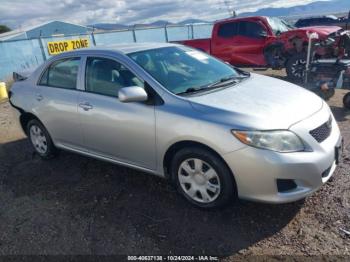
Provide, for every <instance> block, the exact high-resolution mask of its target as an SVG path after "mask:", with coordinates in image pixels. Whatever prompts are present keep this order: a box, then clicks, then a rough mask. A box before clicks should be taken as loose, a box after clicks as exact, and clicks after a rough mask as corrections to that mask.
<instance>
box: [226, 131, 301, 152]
mask: <svg viewBox="0 0 350 262" xmlns="http://www.w3.org/2000/svg"><path fill="white" fill-rule="evenodd" d="M232 134H233V135H234V136H235V137H236V138H237V139H238V140H239V141H241V142H242V143H244V144H246V145H249V146H253V147H258V148H262V149H268V150H272V151H277V152H282V153H287V152H298V151H304V150H305V146H304V144H303V142H302V141H301V140H300V138H299V137H298V136H297V135H296V134H294V133H293V132H291V131H288V130H276V131H237V130H232Z"/></svg>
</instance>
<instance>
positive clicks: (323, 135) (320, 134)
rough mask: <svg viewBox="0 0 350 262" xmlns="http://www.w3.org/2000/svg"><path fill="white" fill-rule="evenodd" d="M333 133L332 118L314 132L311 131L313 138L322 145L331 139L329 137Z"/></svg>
mask: <svg viewBox="0 0 350 262" xmlns="http://www.w3.org/2000/svg"><path fill="white" fill-rule="evenodd" d="M331 131H332V118H331V117H330V118H329V120H328V121H327V122H326V123H324V124H323V125H321V126H319V127H317V128H315V129H314V130H311V131H310V135H312V137H313V138H315V139H316V141H317V142H319V143H321V142H323V141H324V140H326V139H327V138H328V137H329V135H330V134H331Z"/></svg>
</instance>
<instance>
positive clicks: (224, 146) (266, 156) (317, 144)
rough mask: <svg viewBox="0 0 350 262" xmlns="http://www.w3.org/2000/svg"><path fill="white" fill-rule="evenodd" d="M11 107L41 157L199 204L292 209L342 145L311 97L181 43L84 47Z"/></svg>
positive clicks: (326, 174)
mask: <svg viewBox="0 0 350 262" xmlns="http://www.w3.org/2000/svg"><path fill="white" fill-rule="evenodd" d="M17 78H18V81H16V82H15V83H14V85H13V87H12V89H11V92H10V101H11V104H12V106H13V107H14V108H15V109H16V110H15V111H16V112H17V113H18V117H19V122H20V124H21V126H22V128H23V130H24V132H25V133H26V134H27V136H28V137H29V139H30V141H31V144H32V145H33V148H34V150H35V151H36V153H37V154H38V155H40V156H41V157H42V158H44V159H47V158H52V157H53V156H55V154H56V152H57V150H58V149H64V150H69V151H72V152H76V153H79V154H83V155H86V156H89V157H94V158H98V159H101V160H105V161H110V162H113V163H116V164H121V165H125V166H128V167H132V168H137V169H139V170H143V171H145V172H147V173H152V174H156V175H159V176H162V177H165V178H168V179H169V181H171V182H172V183H174V184H175V185H176V187H177V188H178V191H179V192H180V193H181V194H182V195H183V196H184V197H185V198H186V199H187V200H189V201H190V202H191V203H193V204H195V205H197V206H199V207H202V208H211V207H218V206H222V205H224V204H227V203H229V202H230V201H232V200H233V199H234V198H235V197H239V198H242V199H248V200H254V201H261V202H269V203H284V202H291V201H295V200H298V199H302V198H305V197H306V196H307V195H309V194H311V193H312V192H314V191H316V190H317V189H319V188H320V187H321V186H322V185H323V184H324V183H326V182H327V180H328V179H329V178H330V177H331V176H332V174H333V172H334V170H335V168H336V165H337V163H338V158H339V150H340V147H341V143H342V138H341V134H340V132H339V128H338V125H337V123H336V121H335V119H334V117H333V115H332V113H331V111H330V108H329V107H328V105H327V104H326V103H325V102H324V101H323V100H321V99H320V98H319V97H317V96H316V95H314V94H312V93H311V92H309V91H307V90H305V89H303V88H301V87H299V86H296V85H293V84H291V83H287V82H284V81H281V80H277V79H274V78H271V77H267V76H262V75H257V74H250V73H247V72H244V71H241V70H239V69H236V68H233V67H231V66H230V65H227V64H225V63H223V62H221V61H219V60H217V59H215V58H213V57H211V56H210V55H207V54H205V53H203V52H200V51H197V50H194V49H191V48H188V47H185V46H181V45H175V44H129V45H119V46H114V47H110V48H99V49H97V48H95V49H84V50H77V51H73V52H68V53H64V54H60V55H57V56H55V57H52V58H50V59H49V60H48V61H46V62H45V63H44V64H43V65H42V66H40V67H39V68H38V69H37V70H36V71H34V72H33V73H32V74H31V75H30V76H28V77H25V76H22V77H18V75H17Z"/></svg>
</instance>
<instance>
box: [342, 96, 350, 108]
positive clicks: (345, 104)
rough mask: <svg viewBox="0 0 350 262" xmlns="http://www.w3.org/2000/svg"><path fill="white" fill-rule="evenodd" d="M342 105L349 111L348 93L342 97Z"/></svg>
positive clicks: (349, 99) (349, 98)
mask: <svg viewBox="0 0 350 262" xmlns="http://www.w3.org/2000/svg"><path fill="white" fill-rule="evenodd" d="M343 104H344V107H345V108H347V109H350V93H347V94H346V95H345V96H344V97H343Z"/></svg>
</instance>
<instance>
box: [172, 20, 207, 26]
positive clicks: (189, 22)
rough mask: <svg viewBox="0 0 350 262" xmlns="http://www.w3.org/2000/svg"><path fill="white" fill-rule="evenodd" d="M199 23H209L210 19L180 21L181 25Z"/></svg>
mask: <svg viewBox="0 0 350 262" xmlns="http://www.w3.org/2000/svg"><path fill="white" fill-rule="evenodd" d="M197 23H208V21H204V20H201V19H186V20H184V21H182V22H179V23H178V24H179V25H186V24H197Z"/></svg>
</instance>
